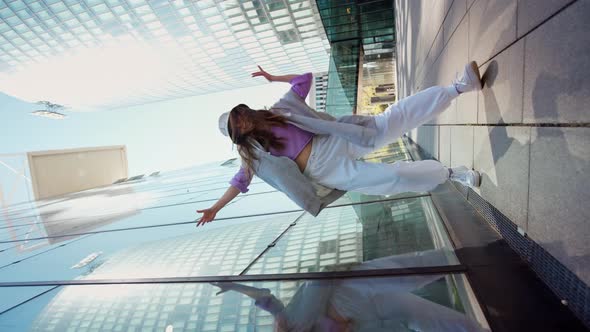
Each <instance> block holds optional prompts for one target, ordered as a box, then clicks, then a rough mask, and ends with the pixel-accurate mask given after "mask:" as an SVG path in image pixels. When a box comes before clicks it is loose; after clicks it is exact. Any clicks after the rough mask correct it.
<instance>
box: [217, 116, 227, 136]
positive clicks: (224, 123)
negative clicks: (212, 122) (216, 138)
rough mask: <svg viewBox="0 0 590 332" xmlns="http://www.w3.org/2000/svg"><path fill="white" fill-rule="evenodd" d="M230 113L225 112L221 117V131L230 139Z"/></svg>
mask: <svg viewBox="0 0 590 332" xmlns="http://www.w3.org/2000/svg"><path fill="white" fill-rule="evenodd" d="M228 126H229V112H225V113H223V114H221V115H220V116H219V131H220V132H221V133H222V134H223V136H228V137H229V130H228V128H227V127H228Z"/></svg>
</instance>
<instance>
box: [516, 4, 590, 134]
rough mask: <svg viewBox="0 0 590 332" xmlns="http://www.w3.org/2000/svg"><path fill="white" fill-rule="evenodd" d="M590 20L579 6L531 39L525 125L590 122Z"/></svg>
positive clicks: (526, 68)
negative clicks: (589, 106) (589, 108)
mask: <svg viewBox="0 0 590 332" xmlns="http://www.w3.org/2000/svg"><path fill="white" fill-rule="evenodd" d="M589 17H590V1H577V2H576V3H574V4H573V5H571V6H569V7H568V8H566V9H565V10H564V11H562V12H560V13H559V14H557V15H556V16H554V17H553V18H551V19H550V20H549V21H547V22H546V23H545V24H543V25H542V26H541V27H539V28H538V29H536V30H534V31H533V32H531V33H530V34H529V35H527V36H526V37H525V50H524V53H525V57H524V61H525V64H524V91H523V94H524V97H523V98H524V99H523V100H524V104H523V120H524V122H526V123H545V122H550V123H554V122H558V123H571V122H590V112H588V105H590V76H589V75H588V73H590V57H589V56H588V54H590V33H589V31H590V20H589V19H588V18H589Z"/></svg>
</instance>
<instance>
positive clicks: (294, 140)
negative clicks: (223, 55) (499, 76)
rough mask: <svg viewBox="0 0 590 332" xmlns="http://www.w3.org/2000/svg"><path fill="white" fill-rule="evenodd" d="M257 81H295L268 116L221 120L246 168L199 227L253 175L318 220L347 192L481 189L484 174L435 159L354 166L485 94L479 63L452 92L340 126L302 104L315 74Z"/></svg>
mask: <svg viewBox="0 0 590 332" xmlns="http://www.w3.org/2000/svg"><path fill="white" fill-rule="evenodd" d="M259 68H260V67H259ZM252 75H253V76H263V77H265V78H266V79H267V80H269V81H271V82H290V83H291V84H292V88H291V89H290V90H289V91H288V92H287V93H286V94H285V95H284V96H283V98H282V99H281V100H279V101H278V102H277V103H276V104H275V105H273V107H272V108H271V109H270V110H268V111H266V110H260V111H255V110H252V109H251V108H249V107H248V106H246V105H244V104H240V105H238V106H236V107H234V108H233V109H232V110H231V112H227V113H224V114H222V115H221V117H220V118H219V128H220V130H221V132H222V133H223V134H224V135H226V136H229V137H230V138H231V140H232V142H233V143H235V144H237V145H238V151H239V153H240V156H241V158H242V167H241V168H240V170H239V172H238V173H237V174H236V175H235V176H234V178H233V179H232V181H231V182H230V184H231V186H230V187H229V188H228V190H227V191H226V192H225V194H224V195H223V196H222V197H221V198H220V199H219V200H218V201H217V202H216V203H215V204H214V205H213V206H212V207H211V208H208V209H204V210H199V211H197V212H199V213H203V216H202V218H201V219H200V221H199V223H198V224H197V225H201V224H204V223H207V222H209V221H211V220H213V219H214V218H215V215H216V213H217V212H218V211H219V210H220V209H221V208H223V207H224V206H225V205H226V204H227V203H229V202H230V201H231V200H232V199H233V198H235V197H236V196H237V195H238V194H239V193H240V192H246V191H247V190H248V185H249V184H250V181H251V180H252V177H253V175H254V174H256V175H257V176H258V177H260V178H261V179H262V180H264V181H265V182H267V183H268V184H270V185H271V186H273V187H275V188H276V189H277V190H279V191H282V192H283V193H285V194H286V195H287V196H289V198H291V199H292V200H293V201H294V202H295V203H296V204H298V205H299V206H301V207H302V208H303V209H304V210H306V211H308V212H310V213H311V214H313V215H317V214H318V213H319V212H320V211H321V209H322V208H323V207H325V206H326V205H327V204H329V203H331V202H332V201H334V200H335V199H336V198H338V197H339V196H340V195H341V194H342V193H343V192H342V191H357V192H361V193H365V194H372V195H390V194H397V193H401V192H408V191H414V192H422V191H429V190H432V189H434V188H435V187H436V186H437V185H439V184H440V183H442V182H444V181H446V180H447V179H449V178H451V180H461V181H462V182H463V183H465V184H467V185H471V186H477V185H479V173H477V172H475V171H471V170H469V169H467V168H465V167H462V168H456V169H453V168H451V169H447V168H446V167H444V166H443V165H442V164H441V163H439V162H438V161H435V160H423V161H415V162H396V163H393V164H379V163H369V162H364V161H360V160H357V159H358V158H360V157H362V156H364V155H365V154H367V153H369V152H371V151H373V150H375V149H377V148H380V147H382V146H385V145H387V144H390V143H392V142H394V141H396V140H397V139H398V138H399V137H400V136H401V135H402V134H403V133H405V132H407V131H410V130H412V129H413V128H416V127H417V126H419V125H421V124H423V123H424V122H426V121H428V120H430V119H432V118H434V117H435V116H437V115H438V114H439V113H441V112H442V111H443V110H445V109H446V108H447V107H448V106H449V105H450V103H451V101H452V100H453V99H454V98H455V97H457V96H458V95H459V94H460V93H463V92H468V91H472V90H479V89H481V81H480V76H479V71H478V68H477V64H476V63H475V62H471V63H469V64H467V65H466V66H465V70H464V73H463V77H462V78H461V79H459V80H458V81H456V82H455V83H454V84H453V85H451V86H448V87H440V86H435V87H431V88H428V89H426V90H424V91H422V92H420V93H418V94H416V95H413V96H411V97H408V98H405V99H402V100H400V101H399V102H398V103H396V104H394V105H392V106H390V107H389V108H388V109H387V110H386V111H385V112H383V113H382V114H379V115H377V116H360V115H351V116H343V117H340V118H337V119H336V118H334V117H332V116H331V115H329V114H327V113H321V112H316V111H314V110H313V109H311V108H310V107H309V106H307V104H306V103H305V100H304V99H305V97H306V96H307V94H308V92H309V88H310V86H311V81H312V75H311V74H309V73H308V74H305V75H300V76H297V75H286V76H273V75H270V74H269V73H267V72H265V71H264V70H262V68H260V71H259V72H256V73H253V74H252ZM328 188H330V189H328Z"/></svg>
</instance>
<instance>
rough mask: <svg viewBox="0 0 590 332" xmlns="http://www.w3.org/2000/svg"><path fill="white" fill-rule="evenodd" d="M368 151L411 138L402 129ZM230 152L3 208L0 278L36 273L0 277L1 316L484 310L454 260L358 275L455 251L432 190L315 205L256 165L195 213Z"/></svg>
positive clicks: (471, 321) (70, 319)
mask: <svg viewBox="0 0 590 332" xmlns="http://www.w3.org/2000/svg"><path fill="white" fill-rule="evenodd" d="M365 159H366V160H367V161H371V162H394V161H397V160H408V159H409V154H408V152H407V150H406V149H405V147H404V145H403V143H402V141H401V140H400V141H399V142H397V143H395V144H392V145H390V146H388V147H385V148H383V149H381V150H378V151H375V152H374V153H372V154H370V155H368V156H366V157H365ZM237 168H238V165H237V164H236V163H235V162H231V161H230V162H226V163H223V165H219V164H209V165H204V166H199V167H195V168H191V169H185V170H179V171H175V172H166V173H164V172H163V173H155V174H152V175H144V176H138V177H132V178H130V179H126V180H121V181H118V183H116V184H113V185H111V186H109V187H105V188H98V189H93V190H88V191H84V192H79V193H74V194H69V195H66V196H63V197H59V198H55V199H51V200H45V201H38V202H28V203H22V204H20V205H15V206H12V207H11V208H7V209H5V210H4V214H3V216H2V222H3V223H2V228H1V229H0V234H1V238H0V245H1V246H2V247H1V248H0V249H1V250H2V251H1V252H0V286H3V285H4V286H6V285H7V283H14V282H17V283H19V282H20V283H22V282H26V281H31V282H37V283H36V284H32V285H31V284H29V285H28V286H26V287H0V299H1V300H0V329H1V330H6V331H28V330H30V331H105V330H109V331H144V330H158V331H266V330H268V331H272V330H273V329H274V328H275V327H276V326H277V325H281V324H286V325H284V326H288V327H289V328H301V330H313V329H315V330H322V328H324V327H325V326H324V325H322V324H328V325H330V324H331V325H333V326H337V325H338V326H340V327H342V328H343V326H346V327H347V328H349V329H351V330H353V331H354V330H362V329H367V328H368V329H371V328H381V329H384V330H391V329H393V330H400V331H413V330H416V329H420V328H437V329H438V330H445V329H446V330H456V329H458V328H459V327H461V328H465V327H467V328H472V329H473V328H477V329H481V328H485V327H486V326H487V325H486V322H485V320H484V319H483V318H482V317H483V316H482V314H481V311H480V309H479V307H478V306H477V302H476V301H475V300H474V298H473V295H472V293H471V288H470V286H469V284H468V282H467V281H466V280H465V278H464V277H463V276H462V275H461V274H460V273H459V274H458V273H440V274H434V275H433V274H432V273H430V274H425V275H420V274H419V272H417V273H414V274H411V275H399V276H396V275H390V276H381V277H368V276H365V277H362V276H359V275H358V274H357V275H356V276H355V273H359V272H365V273H366V272H370V273H374V272H375V271H379V270H383V271H388V272H387V273H385V272H384V273H385V275H387V274H388V273H390V270H392V269H393V270H395V269H398V270H399V269H407V268H413V269H415V268H435V269H436V268H441V267H451V268H453V267H459V266H460V265H458V261H457V258H456V256H455V254H454V251H453V247H452V245H451V243H450V241H449V238H448V235H447V234H446V231H445V230H444V227H443V226H442V223H441V221H440V218H439V216H438V214H437V212H436V210H435V209H434V208H433V206H432V201H431V199H430V196H429V194H428V193H412V194H403V195H396V196H367V195H361V194H355V193H349V194H347V195H345V196H343V197H342V198H341V199H339V200H338V201H336V202H334V203H333V204H332V205H331V206H329V207H328V208H326V209H325V210H324V211H322V213H321V214H320V215H319V216H318V217H317V218H313V217H311V216H310V215H308V214H307V213H304V212H303V211H301V210H300V209H299V208H298V207H297V206H295V205H294V204H293V203H291V202H290V201H289V200H288V199H287V198H286V197H285V196H284V195H283V194H281V193H279V192H276V191H275V190H274V189H272V188H271V187H269V186H268V185H266V184H265V183H262V182H260V181H259V180H257V181H254V182H253V184H252V185H251V190H250V191H249V192H248V193H246V194H243V195H240V196H238V198H237V199H236V200H235V202H234V203H232V204H230V205H228V206H227V207H226V208H225V209H223V210H222V211H221V212H220V214H219V215H218V220H217V221H215V222H213V223H211V224H208V225H207V226H205V227H200V228H195V219H196V218H197V215H196V214H195V210H196V209H200V208H204V207H208V206H210V205H211V204H212V202H213V201H215V200H216V198H217V197H219V196H220V195H221V194H222V193H223V191H224V189H225V188H226V186H227V181H228V180H229V179H230V178H231V176H232V175H233V173H234V172H235V171H236V170H237ZM269 202H272V204H269ZM396 271H397V270H396ZM334 273H340V274H338V275H337V276H335V275H334ZM249 277H252V278H259V279H256V280H259V281H254V280H248V279H247V278H249ZM146 278H151V279H146ZM183 278H188V279H183ZM191 278H192V279H191ZM195 278H197V279H195ZM198 278H205V279H206V280H205V279H202V280H198ZM232 278H246V279H242V280H239V279H236V280H234V279H232ZM318 278H319V279H318ZM228 280H229V281H232V282H229V281H228ZM105 281H106V282H107V283H108V284H101V283H104V282H105ZM72 282H73V283H76V282H78V283H88V282H91V283H92V282H94V283H98V285H88V284H86V285H68V283H72ZM136 282H145V284H129V283H136ZM219 282H221V283H219ZM41 284H42V285H43V286H41ZM21 286H22V285H21ZM221 290H224V292H222V293H219V292H220V291H221ZM418 308H422V310H419V309H418ZM424 308H428V310H427V311H425V310H423V309H424ZM421 312H422V313H421ZM339 324H340V325H339ZM308 325H309V326H308ZM281 326H282V325H281ZM322 326H323V327H322ZM439 328H440V329H439ZM167 329H168V330H167Z"/></svg>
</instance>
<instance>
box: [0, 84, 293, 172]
mask: <svg viewBox="0 0 590 332" xmlns="http://www.w3.org/2000/svg"><path fill="white" fill-rule="evenodd" d="M260 80H263V79H253V84H260V83H261V81H260ZM288 89H289V84H285V83H263V84H262V85H257V86H254V87H250V88H244V89H237V90H231V91H223V92H219V93H215V94H208V95H202V96H195V97H189V98H182V99H174V100H168V101H163V102H157V103H150V104H146V105H140V106H133V107H127V108H120V109H116V110H106V111H96V112H67V110H66V111H64V112H63V113H65V114H66V115H67V116H68V117H67V118H66V119H64V120H53V119H49V118H43V117H37V116H32V115H30V112H31V111H33V110H36V109H39V106H38V105H35V104H30V103H27V102H24V101H21V100H18V99H15V98H13V97H11V96H8V95H6V94H4V93H0V110H1V112H2V120H1V122H0V129H1V131H0V132H1V133H2V134H1V137H2V138H1V139H0V154H3V153H21V152H29V151H42V150H53V149H68V148H80V147H93V146H105V145H126V146H127V158H128V163H129V174H130V175H134V174H142V173H145V172H152V171H156V170H170V169H178V168H183V167H187V166H191V165H196V164H202V163H206V162H211V161H218V160H225V159H227V158H231V157H233V156H235V151H232V147H231V144H230V142H229V141H228V139H227V138H225V137H224V136H222V135H221V134H220V133H219V131H218V129H217V118H218V117H219V115H220V114H221V113H223V112H225V111H228V110H230V109H231V108H232V107H233V106H235V105H236V104H239V103H245V104H248V105H249V106H250V107H252V108H262V107H264V106H271V105H272V104H273V103H274V102H275V101H277V100H278V99H279V98H280V97H281V96H282V95H283V94H284V93H285V92H286V91H287V90H288ZM0 179H1V178H0Z"/></svg>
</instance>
